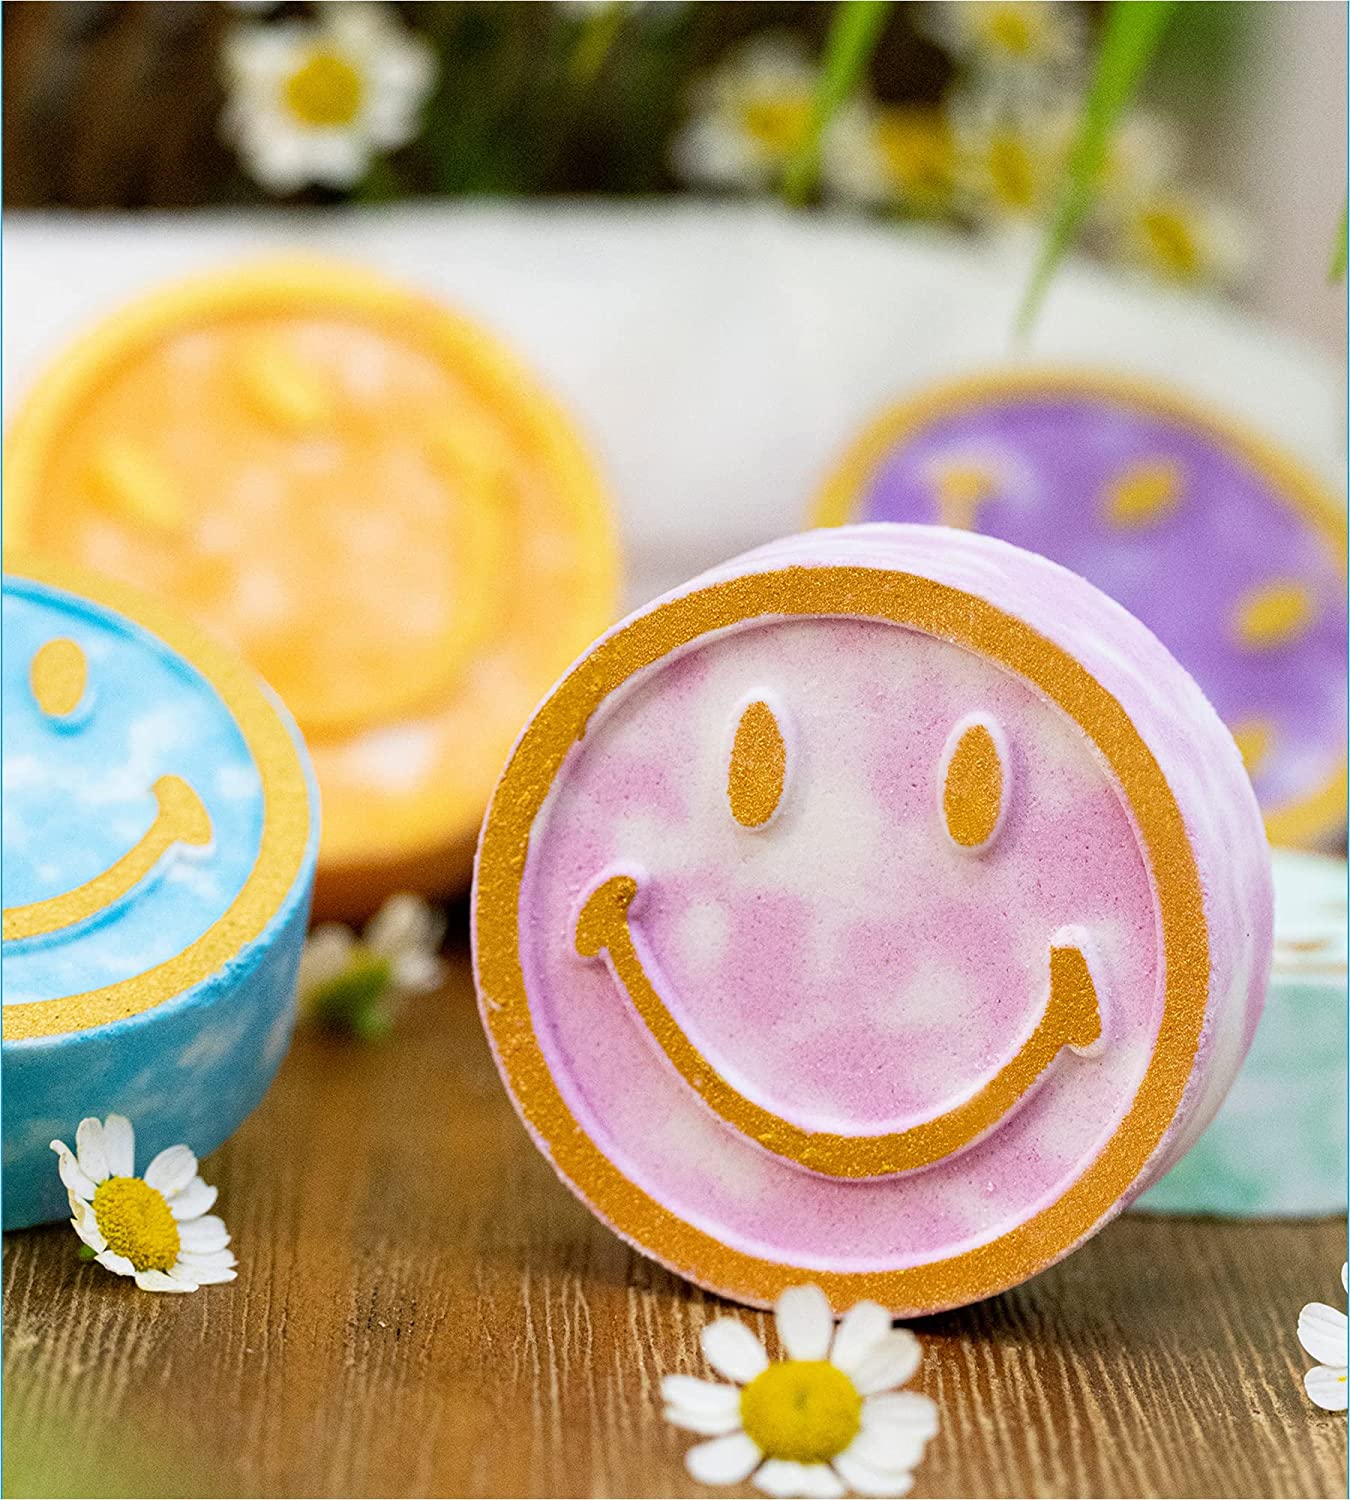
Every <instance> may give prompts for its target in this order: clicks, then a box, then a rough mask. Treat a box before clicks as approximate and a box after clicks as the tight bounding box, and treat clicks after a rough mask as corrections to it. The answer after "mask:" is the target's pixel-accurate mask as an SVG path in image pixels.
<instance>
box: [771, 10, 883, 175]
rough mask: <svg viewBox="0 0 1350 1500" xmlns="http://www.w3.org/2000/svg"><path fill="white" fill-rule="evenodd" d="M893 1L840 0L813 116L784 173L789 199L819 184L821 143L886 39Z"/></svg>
mask: <svg viewBox="0 0 1350 1500" xmlns="http://www.w3.org/2000/svg"><path fill="white" fill-rule="evenodd" d="M889 9H890V0H840V3H839V4H837V5H836V6H835V11H834V20H833V22H832V23H831V25H830V34H829V37H828V38H827V40H826V42H825V57H824V60H823V61H822V63H821V66H820V77H819V78H818V79H817V81H816V88H815V93H814V94H813V95H812V97H811V116H810V119H809V120H808V121H807V125H806V134H805V136H804V137H803V138H802V142H801V144H800V145H799V146H798V147H797V149H796V151H795V152H794V153H793V156H792V160H791V161H790V162H789V163H788V168H787V171H786V173H785V174H784V176H783V193H784V196H785V197H786V198H787V200H788V202H789V203H804V202H805V201H806V199H807V197H808V196H809V195H810V192H811V189H812V188H813V187H814V186H815V184H816V177H817V175H818V173H819V169H820V143H821V140H822V139H823V138H824V135H825V131H826V130H827V129H828V128H829V124H830V121H831V120H832V119H833V118H834V117H835V115H836V114H837V113H838V111H839V108H840V106H841V105H843V104H845V103H847V102H848V100H849V99H850V98H851V97H852V96H853V94H854V92H855V91H856V90H857V87H858V80H859V79H860V78H861V77H862V75H863V73H864V72H865V71H866V70H867V65H868V63H869V62H871V60H872V54H873V53H874V52H875V51H876V49H877V43H878V41H880V39H881V28H882V26H883V25H884V24H885V21H886V12H887V11H888V10H889Z"/></svg>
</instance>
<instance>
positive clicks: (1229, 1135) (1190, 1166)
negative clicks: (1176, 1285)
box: [1138, 849, 1346, 1218]
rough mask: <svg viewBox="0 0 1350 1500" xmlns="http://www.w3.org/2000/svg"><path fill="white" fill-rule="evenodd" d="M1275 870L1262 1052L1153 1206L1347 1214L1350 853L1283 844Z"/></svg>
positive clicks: (1229, 1213) (1269, 1214) (1257, 1047)
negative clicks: (1348, 897) (1335, 854)
mask: <svg viewBox="0 0 1350 1500" xmlns="http://www.w3.org/2000/svg"><path fill="white" fill-rule="evenodd" d="M1274 868H1275V954H1274V962H1273V964H1272V967H1271V974H1270V989H1269V991H1268V992H1267V994H1266V1005H1265V1010H1264V1012H1263V1014H1262V1016H1261V1023H1260V1025H1259V1026H1258V1027H1257V1028H1256V1036H1255V1038H1254V1039H1253V1041H1252V1046H1251V1051H1250V1052H1248V1054H1247V1058H1246V1061H1245V1062H1244V1063H1243V1065H1242V1071H1241V1072H1240V1073H1239V1074H1238V1077H1237V1082H1236V1083H1235V1084H1234V1085H1233V1088H1232V1090H1231V1092H1230V1093H1229V1095H1228V1098H1227V1099H1226V1100H1225V1101H1224V1104H1223V1107H1222V1109H1221V1110H1220V1111H1219V1113H1218V1116H1217V1117H1216V1118H1215V1120H1214V1123H1213V1124H1212V1125H1211V1126H1210V1127H1209V1129H1208V1130H1207V1131H1206V1132H1205V1134H1204V1135H1203V1136H1201V1138H1200V1140H1199V1142H1198V1143H1197V1144H1196V1145H1195V1146H1194V1147H1193V1148H1192V1149H1191V1151H1190V1152H1189V1153H1188V1154H1187V1155H1186V1156H1185V1157H1183V1158H1182V1160H1181V1161H1180V1162H1179V1163H1178V1164H1177V1165H1176V1166H1175V1167H1173V1169H1172V1170H1171V1171H1170V1172H1169V1173H1168V1174H1167V1176H1166V1177H1164V1178H1163V1180H1162V1181H1161V1182H1160V1183H1158V1184H1157V1186H1156V1187H1154V1188H1151V1189H1150V1190H1149V1191H1148V1192H1147V1193H1145V1194H1144V1196H1143V1198H1142V1199H1140V1201H1139V1204H1138V1207H1139V1208H1141V1209H1149V1210H1152V1211H1153V1212H1155V1213H1176V1214H1221V1215H1224V1216H1225V1217H1232V1218H1276V1217H1287V1218H1309V1217H1313V1216H1316V1215H1322V1214H1344V1212H1345V1206H1346V1158H1345V1148H1346V1142H1345V1025H1346V1010H1345V987H1346V957H1345V948H1346V945H1345V926H1346V902H1345V892H1346V867H1345V861H1344V860H1343V859H1332V858H1330V857H1328V856H1326V855H1321V854H1304V853H1300V852H1297V851H1295V850H1292V849H1277V850H1275V852H1274Z"/></svg>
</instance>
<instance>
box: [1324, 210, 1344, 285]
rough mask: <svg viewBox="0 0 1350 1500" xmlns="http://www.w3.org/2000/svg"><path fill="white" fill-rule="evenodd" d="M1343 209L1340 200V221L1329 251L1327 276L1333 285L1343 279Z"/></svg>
mask: <svg viewBox="0 0 1350 1500" xmlns="http://www.w3.org/2000/svg"><path fill="white" fill-rule="evenodd" d="M1345 211H1346V205H1345V203H1344V202H1342V204H1341V222H1340V224H1339V226H1338V227H1337V229H1336V245H1335V248H1334V249H1333V250H1332V252H1331V270H1330V273H1329V277H1328V279H1329V280H1330V281H1331V282H1332V284H1333V285H1334V284H1335V283H1336V282H1338V281H1344V280H1345V227H1346V226H1345Z"/></svg>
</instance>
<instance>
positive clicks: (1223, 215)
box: [1111, 187, 1251, 286]
mask: <svg viewBox="0 0 1350 1500" xmlns="http://www.w3.org/2000/svg"><path fill="white" fill-rule="evenodd" d="M1111 238H1112V242H1113V246H1114V248H1115V250H1116V252H1117V253H1118V254H1119V255H1120V257H1121V258H1122V259H1123V260H1125V261H1127V262H1128V263H1130V264H1131V265H1134V266H1135V267H1137V268H1138V269H1139V270H1142V271H1145V272H1147V273H1148V274H1149V275H1151V276H1154V277H1156V278H1157V279H1158V280H1160V281H1171V282H1176V283H1179V284H1181V285H1186V286H1196V285H1207V284H1208V285H1215V286H1231V285H1233V284H1234V283H1236V282H1238V281H1240V280H1241V278H1242V275H1243V272H1244V271H1245V270H1246V268H1247V266H1248V264H1249V263H1250V260H1251V241H1250V238H1249V235H1248V232H1247V228H1246V226H1245V224H1244V223H1243V222H1242V220H1241V219H1240V218H1239V217H1238V216H1237V215H1236V214H1234V213H1233V212H1232V211H1231V210H1230V209H1228V208H1227V207H1225V206H1224V205H1222V204H1219V203H1216V202H1214V201H1213V200H1211V199H1208V198H1203V197H1199V196H1197V195H1195V194H1193V193H1188V192H1185V191H1183V190H1180V189H1176V188H1166V187H1164V188H1160V189H1158V190H1157V191H1154V192H1150V193H1144V194H1141V195H1139V196H1137V197H1135V198H1133V199H1131V200H1130V201H1129V203H1128V204H1126V205H1124V206H1122V208H1121V210H1120V211H1119V212H1118V214H1117V215H1116V216H1115V218H1114V223H1113V226H1112V229H1111Z"/></svg>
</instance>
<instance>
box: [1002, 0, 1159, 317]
mask: <svg viewBox="0 0 1350 1500" xmlns="http://www.w3.org/2000/svg"><path fill="white" fill-rule="evenodd" d="M1173 4H1174V0H1109V4H1108V5H1107V7H1106V20H1105V24H1104V26H1103V28H1102V40H1101V48H1100V50H1099V51H1098V53H1097V61H1096V66H1095V67H1094V69H1093V74H1092V82H1091V84H1090V85H1089V87H1088V92H1087V98H1086V99H1085V100H1084V103H1083V113H1082V116H1081V118H1080V119H1079V122H1078V133H1077V136H1076V138H1075V140H1074V144H1073V149H1072V151H1071V152H1070V153H1069V160H1068V164H1067V166H1066V168H1065V173H1064V182H1063V184H1062V185H1061V187H1060V191H1059V198H1058V201H1057V202H1056V205H1055V211H1054V214H1053V215H1052V216H1051V219H1050V224H1049V227H1048V228H1047V230H1046V234H1045V242H1044V244H1043V245H1042V247H1041V253H1040V256H1039V258H1038V259H1037V262H1036V267H1035V269H1034V270H1033V272H1032V274H1031V280H1030V282H1029V283H1028V285H1027V290H1026V294H1025V296H1024V297H1023V299H1022V306H1021V308H1020V310H1019V311H1018V315H1017V333H1018V336H1019V337H1025V336H1026V334H1027V333H1028V332H1029V331H1030V329H1031V325H1032V324H1033V323H1034V322H1035V319H1036V314H1037V313H1038V312H1039V311H1040V307H1041V302H1042V301H1043V299H1044V297H1045V293H1046V289H1047V288H1048V287H1049V285H1050V282H1051V280H1052V278H1053V277H1054V274H1055V271H1056V270H1057V268H1058V266H1059V263H1060V261H1061V260H1062V259H1063V258H1064V255H1065V253H1066V251H1067V250H1068V249H1069V247H1070V245H1072V243H1073V241H1074V238H1075V236H1076V235H1077V233H1078V231H1079V229H1081V228H1082V225H1083V221H1084V219H1086V218H1087V215H1088V211H1089V210H1090V209H1091V207H1092V201H1093V198H1094V197H1095V195H1096V191H1097V184H1098V181H1099V180H1100V178H1101V173H1102V167H1103V165H1104V163H1105V161H1106V152H1107V147H1108V146H1109V145H1110V144H1111V136H1112V133H1113V132H1114V130H1115V128H1116V125H1117V124H1118V123H1119V120H1120V117H1121V115H1122V114H1123V113H1124V111H1125V109H1126V106H1127V105H1128V104H1129V103H1130V101H1131V100H1132V99H1133V98H1134V95H1135V92H1136V91H1137V89H1138V87H1139V84H1140V81H1141V80H1142V78H1143V76H1144V72H1145V70H1146V69H1147V68H1148V65H1149V62H1150V60H1151V59H1152V57H1153V55H1154V53H1155V52H1156V51H1157V49H1158V44H1159V42H1160V41H1161V40H1162V34H1163V30H1164V28H1165V27H1166V25H1167V21H1168V18H1169V16H1170V15H1171V13H1172V8H1173Z"/></svg>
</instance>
